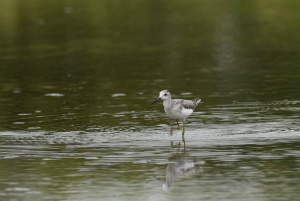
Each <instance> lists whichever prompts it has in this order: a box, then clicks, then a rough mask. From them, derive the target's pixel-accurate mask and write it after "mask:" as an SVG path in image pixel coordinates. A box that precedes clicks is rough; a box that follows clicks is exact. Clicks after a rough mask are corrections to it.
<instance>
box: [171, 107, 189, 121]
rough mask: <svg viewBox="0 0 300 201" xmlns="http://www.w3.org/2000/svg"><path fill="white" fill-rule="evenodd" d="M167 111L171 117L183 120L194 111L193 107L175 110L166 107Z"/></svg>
mask: <svg viewBox="0 0 300 201" xmlns="http://www.w3.org/2000/svg"><path fill="white" fill-rule="evenodd" d="M165 112H166V113H167V115H168V116H169V117H170V118H171V119H178V120H181V121H184V120H185V119H186V118H187V117H188V116H190V115H191V114H192V113H193V110H192V109H183V110H180V111H174V110H172V109H166V108H165Z"/></svg>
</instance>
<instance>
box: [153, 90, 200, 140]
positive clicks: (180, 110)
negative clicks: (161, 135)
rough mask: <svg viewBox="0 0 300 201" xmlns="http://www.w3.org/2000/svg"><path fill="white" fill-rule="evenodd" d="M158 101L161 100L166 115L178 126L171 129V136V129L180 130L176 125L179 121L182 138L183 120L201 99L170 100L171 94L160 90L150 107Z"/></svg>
mask: <svg viewBox="0 0 300 201" xmlns="http://www.w3.org/2000/svg"><path fill="white" fill-rule="evenodd" d="M160 99H161V100H163V105H164V109H165V112H166V113H167V115H168V116H169V117H170V118H171V119H175V120H176V122H177V125H178V127H177V128H173V127H171V134H172V133H173V129H179V130H180V126H179V123H178V120H179V121H182V122H183V131H182V138H184V133H185V125H184V123H185V120H186V118H187V117H188V116H190V115H191V114H192V113H193V112H194V110H195V108H196V106H197V105H198V104H199V103H200V101H201V99H199V98H194V99H193V100H183V99H172V98H171V93H170V92H169V91H168V90H162V91H161V92H160V93H159V97H158V99H156V100H155V101H153V102H152V103H151V104H150V105H152V104H154V103H155V102H157V101H158V100H160Z"/></svg>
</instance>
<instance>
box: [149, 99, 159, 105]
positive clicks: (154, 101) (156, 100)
mask: <svg viewBox="0 0 300 201" xmlns="http://www.w3.org/2000/svg"><path fill="white" fill-rule="evenodd" d="M159 99H160V98H158V99H156V100H155V101H153V102H152V103H150V105H152V104H154V103H155V102H157V101H159Z"/></svg>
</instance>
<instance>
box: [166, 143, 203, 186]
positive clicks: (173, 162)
mask: <svg viewBox="0 0 300 201" xmlns="http://www.w3.org/2000/svg"><path fill="white" fill-rule="evenodd" d="M182 142H183V153H180V150H181V143H179V144H178V148H177V153H176V154H174V155H172V156H171V157H170V158H169V161H170V163H169V164H168V166H167V168H166V181H165V182H164V183H163V190H165V191H169V190H171V189H173V187H174V181H175V179H177V178H187V177H192V176H195V175H197V174H200V173H202V172H203V170H202V168H201V167H200V166H199V165H197V164H195V162H194V161H191V160H189V159H187V158H186V156H187V155H186V148H185V140H184V139H183V140H182ZM173 148H175V147H174V146H173V141H172V142H171V149H173Z"/></svg>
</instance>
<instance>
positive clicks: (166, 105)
mask: <svg viewBox="0 0 300 201" xmlns="http://www.w3.org/2000/svg"><path fill="white" fill-rule="evenodd" d="M163 105H164V108H166V109H168V108H171V107H172V99H171V98H169V99H166V100H164V101H163Z"/></svg>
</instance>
